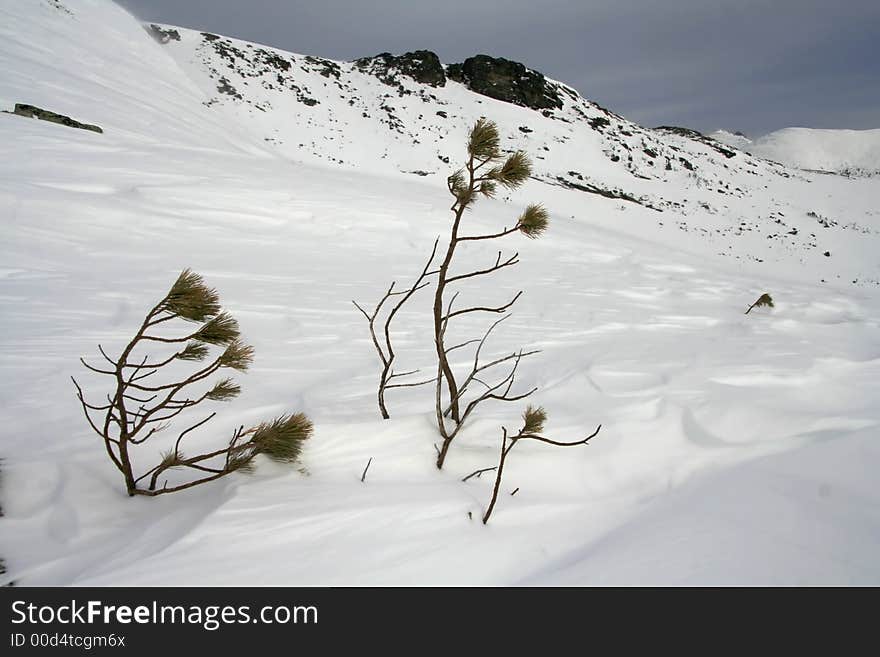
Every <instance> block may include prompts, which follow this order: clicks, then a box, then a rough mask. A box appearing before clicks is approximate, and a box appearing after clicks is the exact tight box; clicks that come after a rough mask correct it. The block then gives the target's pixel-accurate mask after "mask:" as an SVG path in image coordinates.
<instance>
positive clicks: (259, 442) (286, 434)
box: [250, 413, 314, 463]
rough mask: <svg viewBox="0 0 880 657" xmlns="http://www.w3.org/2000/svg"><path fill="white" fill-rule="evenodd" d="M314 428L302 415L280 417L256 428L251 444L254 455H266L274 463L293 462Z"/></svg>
mask: <svg viewBox="0 0 880 657" xmlns="http://www.w3.org/2000/svg"><path fill="white" fill-rule="evenodd" d="M313 429H314V427H313V425H312V422H311V420H309V418H308V417H306V415H305V414H304V413H296V414H294V415H282V416H281V417H277V418H275V419H274V420H272V421H271V422H263V423H262V424H261V425H260V426H259V427H257V430H256V432H255V433H254V436H253V438H252V439H251V441H250V442H251V443H252V444H253V445H254V453H258V454H266V455H267V456H269V457H270V458H272V459H275V460H276V461H284V462H287V463H293V462H295V461H296V460H297V459H298V458H299V455H300V452H301V451H302V445H303V443H304V442H305V441H306V440H308V439H309V438H310V437H311V435H312V431H313Z"/></svg>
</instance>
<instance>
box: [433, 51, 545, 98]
mask: <svg viewBox="0 0 880 657" xmlns="http://www.w3.org/2000/svg"><path fill="white" fill-rule="evenodd" d="M446 75H447V76H448V77H449V79H450V80H455V81H456V82H461V83H462V84H464V85H466V86H467V87H468V89H470V90H471V91H475V92H476V93H478V94H482V95H483V96H488V97H489V98H495V99H496V100H503V101H504V102H507V103H513V104H514V105H521V106H523V107H530V108H531V109H535V110H547V109H561V108H562V99H561V98H560V97H559V89H558V87H557V85H554V84H551V83H549V82H547V80H546V79H545V78H544V76H543V74H541V73H539V72H538V71H533V70H531V69H528V68H526V67H525V66H524V65H523V64H520V63H519V62H513V61H511V60H509V59H503V58H501V57H489V56H488V55H477V56H476V57H468V58H467V59H466V60H464V62H463V63H461V64H450V65H449V66H448V67H447V68H446Z"/></svg>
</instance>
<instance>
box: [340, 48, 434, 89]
mask: <svg viewBox="0 0 880 657" xmlns="http://www.w3.org/2000/svg"><path fill="white" fill-rule="evenodd" d="M355 65H356V66H357V67H358V68H359V69H361V70H362V71H364V72H366V73H370V74H372V75H375V76H376V77H378V78H379V79H380V80H382V82H384V83H385V84H388V85H391V86H397V85H398V84H399V81H398V76H399V75H405V76H406V77H408V78H412V79H413V80H415V81H416V82H420V83H422V84H428V85H430V86H432V87H443V86H446V73H445V72H444V71H443V65H442V64H441V63H440V58H439V57H437V54H436V53H433V52H431V51H430V50H416V51H413V52H407V53H404V54H402V55H398V56H395V55H392V54H391V53H390V52H383V53H380V54H378V55H376V56H375V57H362V58H361V59H358V60H355Z"/></svg>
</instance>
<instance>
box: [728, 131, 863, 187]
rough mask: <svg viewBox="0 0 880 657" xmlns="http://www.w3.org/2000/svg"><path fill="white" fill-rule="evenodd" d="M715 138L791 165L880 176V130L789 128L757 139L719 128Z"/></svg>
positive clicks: (857, 174)
mask: <svg viewBox="0 0 880 657" xmlns="http://www.w3.org/2000/svg"><path fill="white" fill-rule="evenodd" d="M712 137H713V138H715V139H717V140H718V141H720V142H723V143H725V144H728V145H730V146H735V147H736V148H738V149H740V150H742V151H745V152H748V153H752V154H753V155H757V156H759V157H763V158H767V159H769V160H774V161H776V162H781V163H782V164H785V165H786V166H790V167H797V168H799V169H809V170H813V171H827V172H831V173H840V174H843V175H847V176H876V175H880V129H877V130H819V129H816V128H785V129H784V130H777V131H776V132H771V133H770V134H768V135H764V136H763V137H760V138H759V139H755V140H751V139H749V138H748V137H744V136H742V135H736V134H731V133H729V132H726V131H724V130H719V131H718V132H715V133H713V134H712Z"/></svg>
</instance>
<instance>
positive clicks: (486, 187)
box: [477, 180, 498, 198]
mask: <svg viewBox="0 0 880 657" xmlns="http://www.w3.org/2000/svg"><path fill="white" fill-rule="evenodd" d="M477 191H479V192H480V194H482V195H483V196H485V197H486V198H495V193H496V192H497V191H498V185H496V184H495V183H494V182H492V181H491V180H484V181H483V182H481V183H480V188H479V190H477Z"/></svg>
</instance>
